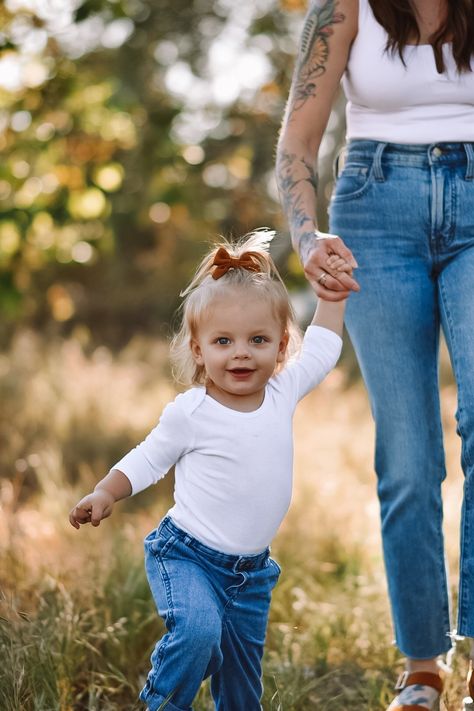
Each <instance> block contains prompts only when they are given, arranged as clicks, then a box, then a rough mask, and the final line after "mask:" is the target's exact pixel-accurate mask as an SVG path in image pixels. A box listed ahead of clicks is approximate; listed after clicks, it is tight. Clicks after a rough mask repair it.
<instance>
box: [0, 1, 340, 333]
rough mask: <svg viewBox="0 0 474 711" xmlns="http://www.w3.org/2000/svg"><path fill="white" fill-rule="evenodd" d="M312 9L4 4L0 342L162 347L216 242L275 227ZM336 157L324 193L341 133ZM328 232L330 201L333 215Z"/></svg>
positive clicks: (288, 263)
mask: <svg viewBox="0 0 474 711" xmlns="http://www.w3.org/2000/svg"><path fill="white" fill-rule="evenodd" d="M305 4H306V3H305V2H303V0H280V1H279V2H277V1H276V0H240V1H239V2H238V3H236V2H234V1H233V0H173V2H165V0H86V1H85V2H80V0H61V1H59V0H6V2H5V3H4V4H2V6H1V9H0V27H1V28H3V29H2V30H1V31H0V149H1V151H2V156H3V159H2V162H1V166H0V205H1V215H0V299H1V309H2V318H1V327H0V328H1V330H0V338H1V342H2V343H3V345H4V346H5V345H7V344H8V343H9V342H10V340H11V336H12V334H14V333H15V332H16V331H17V330H18V328H23V327H25V326H28V327H32V328H34V329H36V330H41V332H42V333H43V334H44V335H45V336H46V337H51V336H54V335H55V334H59V335H66V336H67V335H71V334H72V335H74V336H75V337H78V338H79V340H81V341H82V342H84V343H87V342H92V343H94V344H97V343H105V344H107V345H109V346H112V347H121V346H123V345H124V344H125V343H126V342H127V341H128V340H129V339H130V337H131V336H132V335H133V334H137V333H145V334H153V335H163V334H164V333H165V330H164V327H163V324H165V323H169V320H170V318H171V315H172V313H173V311H174V310H175V308H176V306H177V304H178V299H179V296H178V294H179V290H180V289H181V288H182V287H183V286H184V285H185V284H186V282H187V280H188V278H189V276H190V274H191V272H192V270H193V269H194V267H195V264H196V261H197V259H198V258H199V256H200V255H201V253H202V251H203V250H204V249H205V244H206V243H207V242H208V241H209V240H210V239H212V238H213V237H214V236H215V235H218V234H225V235H226V236H229V235H241V234H243V233H245V232H247V231H249V230H251V229H254V228H256V227H259V226H263V225H265V226H268V227H271V228H274V229H277V230H278V232H279V233H281V235H280V239H279V240H278V244H277V252H276V257H277V259H278V262H279V264H280V267H281V268H282V270H283V272H284V273H285V275H286V277H287V279H288V283H289V285H290V287H291V286H292V285H298V284H300V285H303V283H304V280H303V277H302V274H301V271H300V269H299V265H298V261H297V259H296V258H295V257H294V255H292V253H291V249H290V247H289V243H288V239H287V238H286V234H287V230H286V224H285V221H284V217H283V216H282V214H281V211H280V206H279V203H278V196H277V189H276V183H275V180H274V174H273V163H274V152H275V143H276V139H277V134H278V129H279V124H280V121H281V116H282V113H283V110H284V105H285V100H286V95H287V92H288V87H289V82H290V78H291V72H292V67H293V64H294V56H295V52H296V47H297V41H298V34H299V31H300V28H301V23H302V20H303V13H304V9H305ZM341 109H342V102H340V103H339V105H338V106H337V108H336V110H335V111H334V113H333V116H332V117H331V120H330V124H329V127H328V134H327V136H326V138H325V141H324V145H323V147H322V156H321V162H322V173H323V186H322V192H323V193H325V194H326V195H327V192H328V189H329V188H330V185H328V183H329V182H330V171H329V170H328V164H329V163H330V161H331V155H332V154H333V152H334V149H335V146H336V144H337V143H338V142H339V141H340V139H341V133H342V120H341V115H342V111H341ZM320 218H321V220H322V222H323V224H324V220H325V205H324V204H322V205H321V206H320Z"/></svg>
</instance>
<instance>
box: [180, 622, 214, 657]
mask: <svg viewBox="0 0 474 711" xmlns="http://www.w3.org/2000/svg"><path fill="white" fill-rule="evenodd" d="M178 627H180V629H179V633H178V635H179V642H180V645H181V649H182V652H183V654H186V655H189V657H190V658H196V657H198V656H199V657H200V658H203V657H207V658H209V659H211V660H212V659H214V658H216V657H219V655H220V645H221V637H222V623H221V620H220V619H219V618H210V617H208V616H202V617H200V616H196V615H194V616H193V619H188V620H186V621H185V623H184V624H182V625H181V626H180V625H179V624H178V625H177V631H178Z"/></svg>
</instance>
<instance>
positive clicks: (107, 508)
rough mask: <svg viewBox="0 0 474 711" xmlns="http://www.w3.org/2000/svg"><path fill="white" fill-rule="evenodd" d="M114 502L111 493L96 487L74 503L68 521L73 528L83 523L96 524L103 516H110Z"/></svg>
mask: <svg viewBox="0 0 474 711" xmlns="http://www.w3.org/2000/svg"><path fill="white" fill-rule="evenodd" d="M114 503H115V498H114V497H113V495H112V494H110V493H109V492H108V491H105V489H97V490H96V491H94V492H93V493H92V494H88V495H87V496H84V498H83V499H81V500H80V501H79V503H78V504H76V506H75V507H74V508H73V509H72V510H71V512H70V514H69V522H70V523H71V525H72V526H74V528H80V526H81V524H84V523H91V524H92V525H93V526H98V525H99V524H100V522H101V521H102V519H103V518H107V517H108V516H110V514H111V513H112V509H113V506H114Z"/></svg>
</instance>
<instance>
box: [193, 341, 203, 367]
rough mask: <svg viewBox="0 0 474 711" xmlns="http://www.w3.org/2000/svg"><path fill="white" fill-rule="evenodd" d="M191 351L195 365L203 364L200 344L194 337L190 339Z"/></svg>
mask: <svg viewBox="0 0 474 711" xmlns="http://www.w3.org/2000/svg"><path fill="white" fill-rule="evenodd" d="M191 353H192V354H193V358H194V362H195V363H197V365H204V360H203V357H202V351H201V346H200V345H199V341H196V339H195V338H193V339H192V340H191Z"/></svg>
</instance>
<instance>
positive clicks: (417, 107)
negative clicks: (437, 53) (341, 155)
mask: <svg viewBox="0 0 474 711" xmlns="http://www.w3.org/2000/svg"><path fill="white" fill-rule="evenodd" d="M386 44H387V33H386V32H385V30H384V28H383V27H382V26H381V25H380V24H379V23H378V22H377V20H376V19H375V17H374V14H373V12H372V9H371V7H370V4H369V2H368V0H359V30H358V33H357V37H356V38H355V40H354V42H353V44H352V47H351V51H350V55H349V61H348V64H347V67H346V71H345V73H344V76H343V78H342V84H343V88H344V92H345V94H346V97H347V108H346V117H347V139H354V138H365V139H372V140H376V141H387V142H390V143H439V142H444V141H448V142H449V141H474V71H472V72H462V73H461V74H460V73H459V72H458V71H457V68H456V64H455V62H454V58H453V55H452V50H451V44H450V43H447V44H445V45H444V46H443V54H444V60H445V64H446V70H445V71H444V73H443V74H438V72H437V70H436V65H435V60H434V54H433V50H432V48H431V46H430V45H410V46H408V47H406V48H405V51H404V58H405V63H406V67H405V66H404V65H403V63H402V61H401V59H400V57H399V56H398V53H395V54H392V53H391V52H386V51H385V46H386ZM471 67H473V69H474V60H471Z"/></svg>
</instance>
